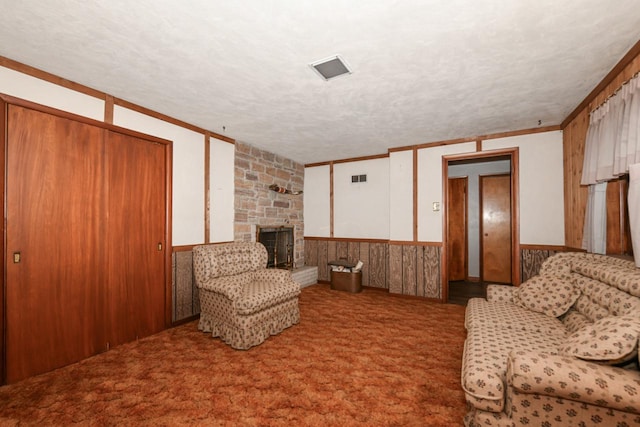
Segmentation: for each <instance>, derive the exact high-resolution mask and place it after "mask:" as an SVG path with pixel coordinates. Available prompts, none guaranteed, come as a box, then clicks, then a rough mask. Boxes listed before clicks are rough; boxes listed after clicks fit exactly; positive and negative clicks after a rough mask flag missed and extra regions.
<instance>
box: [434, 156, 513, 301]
mask: <svg viewBox="0 0 640 427" xmlns="http://www.w3.org/2000/svg"><path fill="white" fill-rule="evenodd" d="M463 181H464V182H466V184H465V185H463V184H461V182H463ZM443 182H444V183H445V185H443V190H444V193H445V194H444V203H443V205H444V210H445V212H444V213H443V221H444V229H443V251H442V256H443V258H444V259H443V260H442V265H443V266H444V268H443V271H442V283H443V287H442V288H443V295H442V299H443V301H445V302H458V303H459V302H460V301H461V300H464V299H465V298H467V299H468V298H470V297H477V296H484V293H485V291H486V285H485V284H486V283H487V282H491V283H505V284H519V280H520V277H519V276H520V275H519V268H517V266H519V265H520V257H519V237H518V236H519V234H518V221H517V219H518V218H517V206H518V202H517V201H518V191H517V190H518V185H517V183H518V149H517V148H514V149H508V150H495V151H484V152H476V153H468V154H460V155H453V156H444V157H443ZM483 191H484V192H487V194H483ZM492 195H493V196H492ZM492 197H493V198H492ZM461 199H462V201H461ZM460 210H464V211H465V212H464V214H463V215H464V221H462V219H461V218H462V215H461V213H460ZM483 210H485V211H486V212H483ZM485 217H486V218H488V219H487V220H485V219H484V218H485ZM489 219H492V220H493V221H489ZM498 225H499V226H500V227H501V228H497V229H492V228H491V227H492V226H496V227H497V226H498ZM485 234H487V236H485ZM462 241H465V242H466V250H462V251H461V250H460V246H461V243H460V242H462ZM461 258H462V260H461ZM498 261H500V263H498ZM461 266H466V267H464V268H466V272H465V274H461V272H460V267H461Z"/></svg>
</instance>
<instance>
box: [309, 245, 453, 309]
mask: <svg viewBox="0 0 640 427" xmlns="http://www.w3.org/2000/svg"><path fill="white" fill-rule="evenodd" d="M440 257H441V244H440V243H437V244H429V243H416V242H389V241H388V240H372V239H344V238H329V237H305V240H304V259H305V265H311V266H317V267H318V281H321V282H329V280H330V277H329V272H330V270H329V266H328V262H329V261H333V260H339V259H346V260H348V261H351V262H357V261H358V260H360V261H362V262H363V263H364V266H363V268H362V286H365V287H367V286H368V287H374V288H382V289H388V290H389V292H390V293H394V294H403V295H411V296H419V297H426V298H433V299H438V300H439V299H440V298H441V296H442V285H441V280H440V276H441V274H440Z"/></svg>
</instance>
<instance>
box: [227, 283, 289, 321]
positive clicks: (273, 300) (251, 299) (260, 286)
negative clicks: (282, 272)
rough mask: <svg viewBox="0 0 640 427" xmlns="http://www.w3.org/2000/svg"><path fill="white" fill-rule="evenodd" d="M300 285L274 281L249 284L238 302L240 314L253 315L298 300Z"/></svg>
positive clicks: (237, 306) (237, 307)
mask: <svg viewBox="0 0 640 427" xmlns="http://www.w3.org/2000/svg"><path fill="white" fill-rule="evenodd" d="M299 293H300V285H298V284H297V283H296V282H293V281H288V282H285V283H277V282H272V281H255V282H251V283H248V284H246V285H245V286H244V288H243V290H242V296H241V297H240V298H239V299H238V301H236V309H237V310H238V314H241V315H246V314H253V313H256V312H258V311H260V310H264V309H266V308H269V307H272V306H274V305H276V304H279V303H281V302H284V301H287V300H290V299H292V298H297V297H298V294H299Z"/></svg>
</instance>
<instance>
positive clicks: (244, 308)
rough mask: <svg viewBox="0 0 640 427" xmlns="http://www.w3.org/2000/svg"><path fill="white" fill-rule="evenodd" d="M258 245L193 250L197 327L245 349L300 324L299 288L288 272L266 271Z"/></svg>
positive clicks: (262, 253)
mask: <svg viewBox="0 0 640 427" xmlns="http://www.w3.org/2000/svg"><path fill="white" fill-rule="evenodd" d="M266 265H267V250H266V248H265V247H264V246H263V245H262V244H261V243H256V242H234V243H223V244H217V245H202V246H196V247H194V248H193V269H194V275H195V279H196V286H197V287H198V292H199V297H200V322H199V323H198V328H199V329H200V330H201V331H204V332H210V333H211V335H212V336H214V337H220V338H222V340H223V341H224V342H226V343H227V344H229V345H230V346H231V347H233V348H235V349H239V350H246V349H248V348H250V347H253V346H255V345H258V344H261V343H262V342H264V341H265V340H266V339H267V338H269V336H271V335H276V334H278V333H280V332H282V331H283V330H284V329H286V328H288V327H290V326H292V325H295V324H297V323H298V322H299V321H300V310H299V307H298V295H299V294H300V285H299V284H298V283H296V282H294V281H293V279H292V278H291V272H289V271H287V270H278V269H267V268H266Z"/></svg>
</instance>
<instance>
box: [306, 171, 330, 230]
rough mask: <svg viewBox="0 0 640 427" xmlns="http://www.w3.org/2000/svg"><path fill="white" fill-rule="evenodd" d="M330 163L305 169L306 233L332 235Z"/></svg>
mask: <svg viewBox="0 0 640 427" xmlns="http://www.w3.org/2000/svg"><path fill="white" fill-rule="evenodd" d="M330 192H331V186H330V167H329V165H323V166H314V167H310V168H305V169H304V193H302V196H303V197H304V200H303V204H304V235H305V236H310V237H330V235H331V222H330V221H331V219H330V212H331V205H330V197H329V194H330Z"/></svg>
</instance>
